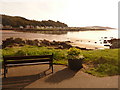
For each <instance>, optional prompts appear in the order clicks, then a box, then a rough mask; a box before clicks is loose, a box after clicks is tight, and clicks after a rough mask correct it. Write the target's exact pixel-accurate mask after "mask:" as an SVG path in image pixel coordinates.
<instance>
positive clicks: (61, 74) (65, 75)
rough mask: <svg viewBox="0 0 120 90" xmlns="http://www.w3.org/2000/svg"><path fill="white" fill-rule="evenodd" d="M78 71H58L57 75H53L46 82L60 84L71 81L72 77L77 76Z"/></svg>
mask: <svg viewBox="0 0 120 90" xmlns="http://www.w3.org/2000/svg"><path fill="white" fill-rule="evenodd" d="M77 72H78V71H72V70H70V69H69V68H65V69H63V70H61V71H58V72H56V73H53V74H52V75H50V76H49V77H48V78H47V79H46V80H45V82H47V83H53V84H55V83H60V82H62V81H64V80H67V79H70V78H72V77H74V76H75V74H76V73H77Z"/></svg>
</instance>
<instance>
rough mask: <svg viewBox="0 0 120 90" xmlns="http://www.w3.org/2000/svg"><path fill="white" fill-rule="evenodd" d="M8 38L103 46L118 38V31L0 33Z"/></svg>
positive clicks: (3, 37) (4, 37)
mask: <svg viewBox="0 0 120 90" xmlns="http://www.w3.org/2000/svg"><path fill="white" fill-rule="evenodd" d="M9 37H19V38H25V39H40V40H42V39H47V40H50V41H53V40H56V41H72V42H74V43H77V44H79V43H81V44H88V45H96V46H97V45H101V46H104V45H105V44H107V43H104V42H105V41H104V40H109V39H112V38H118V30H106V31H77V32H69V31H68V32H67V31H39V32H38V33H29V32H15V31H2V39H6V38H9Z"/></svg>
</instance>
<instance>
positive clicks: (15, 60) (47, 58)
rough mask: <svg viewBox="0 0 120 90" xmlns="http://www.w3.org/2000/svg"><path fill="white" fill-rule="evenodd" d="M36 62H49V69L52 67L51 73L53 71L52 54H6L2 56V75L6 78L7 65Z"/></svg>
mask: <svg viewBox="0 0 120 90" xmlns="http://www.w3.org/2000/svg"><path fill="white" fill-rule="evenodd" d="M38 64H49V69H52V73H53V54H52V55H41V56H12V57H8V56H6V57H3V67H4V77H5V78H6V73H7V72H8V67H14V66H25V65H38ZM49 69H48V70H49ZM44 73H45V72H44Z"/></svg>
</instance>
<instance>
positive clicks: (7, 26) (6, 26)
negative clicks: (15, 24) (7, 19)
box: [3, 25, 12, 29]
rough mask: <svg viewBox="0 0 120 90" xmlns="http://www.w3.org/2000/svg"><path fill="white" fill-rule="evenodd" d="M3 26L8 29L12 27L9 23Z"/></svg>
mask: <svg viewBox="0 0 120 90" xmlns="http://www.w3.org/2000/svg"><path fill="white" fill-rule="evenodd" d="M3 28H8V29H10V28H12V26H10V25H5V26H4V27H3Z"/></svg>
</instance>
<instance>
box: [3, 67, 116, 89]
mask: <svg viewBox="0 0 120 90" xmlns="http://www.w3.org/2000/svg"><path fill="white" fill-rule="evenodd" d="M47 68H48V65H34V66H22V67H13V68H10V69H9V72H8V75H7V76H8V77H7V78H6V79H3V82H2V83H3V88H117V87H118V76H111V77H102V78H101V77H95V76H92V75H89V74H87V73H84V72H82V71H81V70H80V71H78V72H74V71H71V70H69V69H68V68H67V67H66V66H63V65H54V74H49V73H50V72H51V71H50V70H49V71H48V72H47V74H48V75H47V76H44V74H43V71H44V70H46V69H47Z"/></svg>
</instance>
